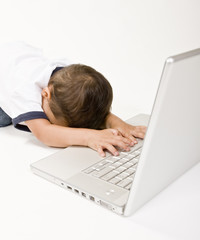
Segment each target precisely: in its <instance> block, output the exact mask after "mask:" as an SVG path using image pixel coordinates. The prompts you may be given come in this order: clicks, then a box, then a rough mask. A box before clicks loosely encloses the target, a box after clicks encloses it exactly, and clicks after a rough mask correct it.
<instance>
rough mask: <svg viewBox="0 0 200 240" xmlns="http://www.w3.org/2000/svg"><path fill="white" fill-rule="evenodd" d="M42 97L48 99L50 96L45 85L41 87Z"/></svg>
mask: <svg viewBox="0 0 200 240" xmlns="http://www.w3.org/2000/svg"><path fill="white" fill-rule="evenodd" d="M42 97H44V98H46V99H48V100H49V99H50V98H51V93H50V90H49V88H48V87H45V88H43V89H42Z"/></svg>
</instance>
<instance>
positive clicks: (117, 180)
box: [109, 177, 120, 184]
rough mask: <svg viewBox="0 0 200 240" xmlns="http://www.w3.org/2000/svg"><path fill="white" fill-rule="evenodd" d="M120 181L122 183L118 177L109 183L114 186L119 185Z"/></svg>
mask: <svg viewBox="0 0 200 240" xmlns="http://www.w3.org/2000/svg"><path fill="white" fill-rule="evenodd" d="M119 181H120V179H119V178H116V177H115V178H112V179H110V180H109V182H110V183H112V184H117V183H118V182H119Z"/></svg>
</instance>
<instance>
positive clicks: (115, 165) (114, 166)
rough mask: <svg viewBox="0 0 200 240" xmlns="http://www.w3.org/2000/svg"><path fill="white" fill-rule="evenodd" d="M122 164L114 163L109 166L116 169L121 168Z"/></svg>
mask: <svg viewBox="0 0 200 240" xmlns="http://www.w3.org/2000/svg"><path fill="white" fill-rule="evenodd" d="M122 164H123V163H121V162H115V163H113V164H112V165H111V167H113V168H117V167H119V166H121V165H122Z"/></svg>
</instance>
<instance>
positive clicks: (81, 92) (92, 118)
mask: <svg viewBox="0 0 200 240" xmlns="http://www.w3.org/2000/svg"><path fill="white" fill-rule="evenodd" d="M48 87H49V88H50V92H51V99H50V101H49V106H50V109H51V111H52V112H53V114H54V116H55V117H56V118H64V120H65V121H66V123H67V126H69V127H77V128H80V127H81V128H92V129H100V128H101V127H102V126H103V124H104V123H105V119H106V117H107V115H108V114H109V112H110V108H111V104H112V99H113V92H112V87H111V85H110V83H109V82H108V80H107V79H106V78H105V77H104V76H103V75H102V74H101V73H99V72H97V71H96V70H95V69H93V68H91V67H89V66H86V65H82V64H73V65H69V66H67V67H64V68H62V69H61V70H59V71H57V72H56V73H55V74H53V75H52V76H51V78H50V81H49V84H48Z"/></svg>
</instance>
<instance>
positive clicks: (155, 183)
mask: <svg viewBox="0 0 200 240" xmlns="http://www.w3.org/2000/svg"><path fill="white" fill-rule="evenodd" d="M199 92H200V49H196V50H193V51H190V52H187V53H184V54H180V55H177V56H173V57H170V58H168V59H167V60H166V63H165V66H164V69H163V73H162V77H161V81H160V85H159V88H158V92H157V96H156V100H155V103H154V106H153V110H152V114H151V118H150V122H149V126H148V130H147V133H146V137H145V141H144V145H143V151H142V153H141V156H140V161H139V164H138V168H137V172H136V176H135V179H134V182H133V185H132V188H131V191H130V194H129V199H128V202H127V205H126V208H125V215H130V214H131V213H133V212H134V211H135V210H136V209H138V208H139V207H141V206H142V205H143V204H144V203H145V202H147V201H148V200H149V199H151V198H152V197H153V196H154V195H155V194H157V193H158V192H160V191H161V190H162V189H163V188H165V187H166V186H167V185H169V184H170V183H171V182H173V181H174V180H175V179H176V178H177V177H179V176H180V175H181V174H183V173H184V172H185V171H186V170H188V169H189V168H191V167H192V166H193V165H194V164H196V163H197V162H198V161H199V160H200V147H199V144H200V127H199V123H200V106H199V105H200V94H199Z"/></svg>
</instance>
